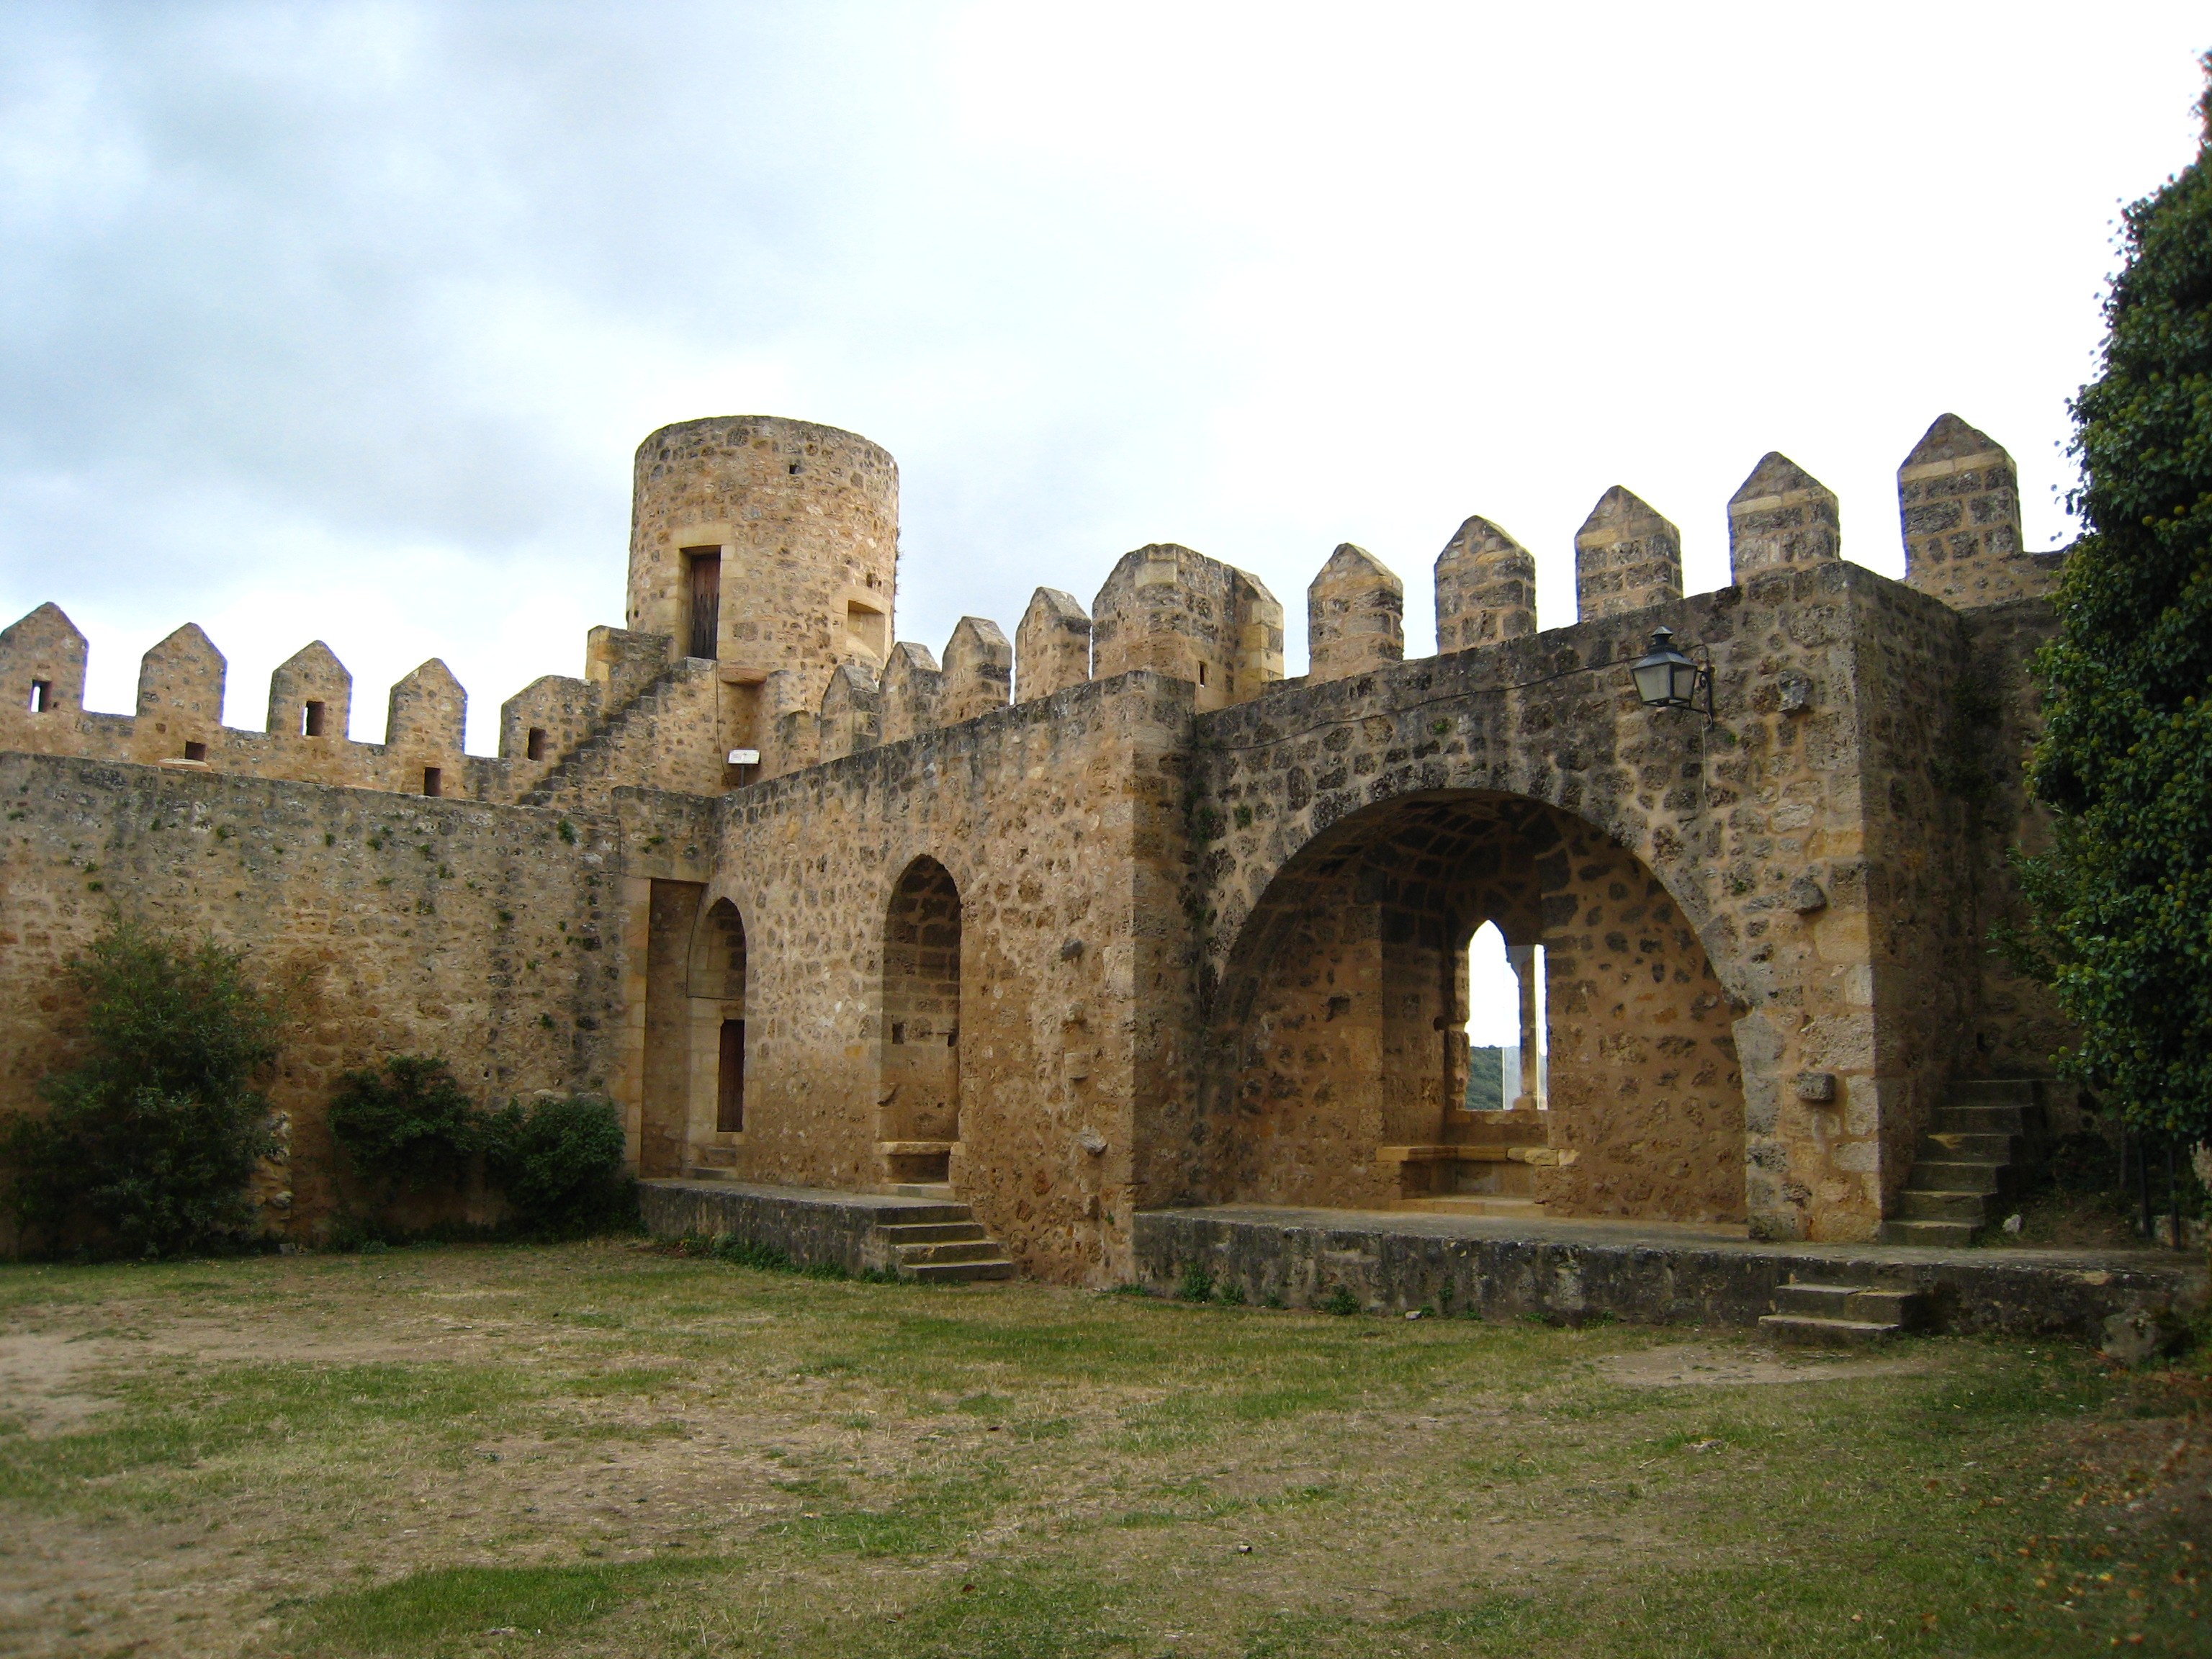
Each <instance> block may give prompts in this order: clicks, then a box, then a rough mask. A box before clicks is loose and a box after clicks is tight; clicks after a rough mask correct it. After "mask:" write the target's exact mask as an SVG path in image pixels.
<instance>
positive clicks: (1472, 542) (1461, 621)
mask: <svg viewBox="0 0 2212 1659" xmlns="http://www.w3.org/2000/svg"><path fill="white" fill-rule="evenodd" d="M1436 577H1437V652H1438V653H1439V654H1442V653H1448V652H1452V651H1473V650H1475V649H1476V648H1478V647H1481V646H1486V645H1495V644H1497V643H1498V641H1500V640H1513V639H1519V638H1520V637H1521V636H1522V635H1524V634H1533V633H1534V632H1535V631H1536V561H1535V558H1534V556H1533V555H1531V554H1530V553H1529V551H1528V549H1527V548H1525V547H1523V546H1522V545H1521V544H1520V543H1518V542H1516V541H1515V540H1514V539H1513V538H1512V537H1510V536H1509V535H1507V534H1506V533H1505V532H1504V531H1503V530H1501V529H1499V528H1498V526H1496V525H1494V524H1492V523H1491V521H1490V520H1487V519H1484V518H1471V519H1469V520H1468V521H1467V522H1466V523H1465V524H1463V525H1462V526H1460V527H1459V530H1458V532H1456V533H1455V535H1454V536H1453V537H1452V538H1451V539H1450V540H1449V541H1448V542H1446V543H1445V544H1444V550H1443V552H1441V553H1439V554H1438V555H1437V571H1436Z"/></svg>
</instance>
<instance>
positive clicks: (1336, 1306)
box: [1321, 1285, 1359, 1318]
mask: <svg viewBox="0 0 2212 1659" xmlns="http://www.w3.org/2000/svg"><path fill="white" fill-rule="evenodd" d="M1321 1310H1322V1312H1323V1313H1328V1314H1335V1315H1336V1316H1338V1317H1340V1318H1348V1317H1349V1316H1352V1315H1353V1314H1356V1313H1358V1311H1359V1298H1358V1297H1356V1296H1354V1295H1353V1294H1352V1287H1351V1286H1350V1285H1338V1286H1337V1287H1336V1288H1335V1289H1334V1290H1333V1291H1330V1292H1329V1293H1328V1295H1327V1296H1325V1297H1322V1299H1321Z"/></svg>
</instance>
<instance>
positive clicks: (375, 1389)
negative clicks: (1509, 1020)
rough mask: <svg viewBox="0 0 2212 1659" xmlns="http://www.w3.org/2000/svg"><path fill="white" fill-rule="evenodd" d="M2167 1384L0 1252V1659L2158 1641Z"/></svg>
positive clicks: (1646, 1648) (554, 1252)
mask: <svg viewBox="0 0 2212 1659" xmlns="http://www.w3.org/2000/svg"><path fill="white" fill-rule="evenodd" d="M2208 1405H2212V1391H2208V1387H2207V1379H2206V1377H2205V1376H2204V1374H2203V1370H2201V1369H2199V1370H2194V1371H2188V1370H2184V1371H2169V1372H2163V1373H2147V1374H2136V1375H2129V1374H2124V1373H2118V1372H2115V1371H2113V1370H2111V1369H2110V1368H2108V1367H2107V1366H2106V1364H2104V1363H2103V1362H2102V1361H2100V1360H2099V1359H2098V1358H2096V1357H2095V1356H2093V1354H2092V1353H2090V1352H2088V1351H2087V1349H2085V1348H2081V1347H2076V1346H2070V1345H2058V1346H2051V1345H2049V1344H2042V1345H2038V1344H2033V1343H2026V1342H2008V1341H1998V1340H1967V1339H1958V1338H1930V1339H1921V1340H1911V1341H1907V1342H1904V1343H1901V1344H1899V1345H1897V1346H1893V1347H1891V1348H1888V1349H1886V1350H1883V1351H1881V1352H1874V1353H1870V1354H1864V1355H1849V1356H1840V1357H1839V1356H1835V1355H1828V1354H1820V1353H1807V1352H1784V1353H1780V1354H1778V1353H1777V1352H1774V1351H1772V1350H1770V1349H1766V1348H1763V1347H1760V1346H1756V1345H1755V1344H1753V1343H1751V1342H1749V1341H1747V1340H1744V1339H1743V1338H1741V1336H1739V1335H1738V1334H1735V1333H1717V1332H1705V1333H1700V1332H1696V1331H1686V1330H1684V1329H1682V1328H1664V1329H1662V1328H1638V1327H1632V1326H1626V1325H1602V1326H1592V1327H1586V1328H1583V1329H1579V1330H1571V1329H1562V1328H1549V1327H1546V1326H1542V1325H1538V1324H1531V1323H1525V1322H1522V1323H1513V1324H1483V1323H1477V1322H1471V1321H1463V1320H1456V1319H1441V1318H1429V1319H1417V1320H1407V1319H1403V1318H1397V1317H1393V1318H1388V1319H1385V1318H1381V1317H1376V1316H1366V1315H1359V1316H1345V1317H1333V1316H1328V1315H1324V1314H1314V1313H1286V1312H1278V1311H1270V1310H1263V1309H1258V1308H1225V1307H1220V1306H1212V1305H1207V1306H1194V1305H1186V1304H1175V1303H1169V1302H1164V1301H1158V1300H1148V1299H1141V1298H1138V1297H1128V1296H1119V1295H1099V1294H1094V1293H1089V1292H1085V1291H1077V1290H1073V1289H1068V1288H1064V1287H1057V1286H1050V1285H1036V1284H1014V1285H990V1286H981V1287H976V1288H972V1289H952V1288H929V1287H922V1286H915V1285H899V1284H889V1285H879V1284H871V1283H860V1282H852V1281H842V1282H840V1281H827V1280H822V1279H807V1278H803V1277H799V1276H797V1275H794V1274H788V1273H763V1272H758V1271H755V1270H752V1269H749V1268H744V1267H735V1266H732V1265H729V1264H727V1263H724V1262H721V1261H714V1260H711V1259H698V1258H690V1257H683V1256H678V1255H668V1254H664V1253H660V1252H659V1251H658V1250H656V1249H653V1248H652V1247H648V1246H647V1245H645V1244H643V1243H636V1242H631V1241H620V1242H600V1243H586V1244H578V1245H573V1246H568V1247H563V1248H559V1249H508V1248H498V1249H491V1248H466V1249H465V1248H447V1249H406V1250H394V1251H389V1252H386V1253H381V1254H373V1255H291V1256H270V1257H262V1258H258V1259H252V1260H246V1261H224V1262H203V1263H192V1264H185V1265H178V1266H165V1267H99V1268H82V1267H21V1266H9V1267H0V1653H4V1654H7V1655H11V1656H12V1655H18V1654H21V1655H34V1654H35V1655H40V1656H46V1655H66V1656H72V1659H78V1656H81V1659H121V1656H124V1655H142V1656H153V1655H163V1654H233V1653H238V1654H251V1655H278V1654H293V1655H299V1656H303V1659H304V1656H307V1655H319V1654H390V1655H456V1656H458V1655H470V1656H474V1655H500V1656H507V1655H531V1656H554V1655H584V1654H590V1655H602V1654H604V1655H623V1656H663V1655H665V1656H708V1655H713V1656H723V1655H730V1656H737V1655H745V1656H751V1655H770V1654H772V1655H775V1656H776V1659H802V1656H814V1655H838V1656H846V1655H858V1656H866V1655H885V1656H894V1655H895V1656H946V1659H952V1656H958V1659H997V1656H1006V1659H1054V1656H1067V1659H1075V1656H1085V1659H1089V1656H1101V1659H1103V1656H1119V1659H1158V1656H1165V1655H1177V1656H1200V1655H1207V1656H1212V1655H1219V1656H1237V1659H1260V1656H1285V1659H1289V1656H1298V1659H1304V1656H1318V1659H1336V1656H1346V1659H1349V1656H1355V1655H1359V1656H1364V1655H1417V1654H1468V1655H1492V1654H1497V1655H1504V1654H1513V1655H1531V1654H1541V1655H1549V1654H1573V1655H1578V1656H1579V1655H1607V1656H1611V1655H1620V1656H1629V1655H1637V1656H1643V1655H1650V1656H1654V1659H1657V1656H1667V1659H1674V1656H1686V1655H1714V1656H1721V1655H1762V1656H1765V1655H1798V1654H1803V1655H1814V1654H1820V1655H1827V1654H1836V1653H1868V1654H1877V1653H1879V1654H1900V1653H1929V1654H1972V1655H1987V1654H2052V1655H2057V1654H2082V1653H2089V1652H2105V1651H2110V1650H2112V1649H2113V1648H2114V1646H2115V1645H2117V1646H2118V1648H2119V1649H2120V1650H2123V1651H2136V1652H2144V1653H2172V1654H2182V1653H2203V1652H2204V1651H2206V1650H2207V1649H2208V1647H2212V1596H2208V1595H2207V1593H2206V1584H2205V1577H2206V1572H2207V1566H2208V1563H2207V1557H2208V1556H2212V1420H2208Z"/></svg>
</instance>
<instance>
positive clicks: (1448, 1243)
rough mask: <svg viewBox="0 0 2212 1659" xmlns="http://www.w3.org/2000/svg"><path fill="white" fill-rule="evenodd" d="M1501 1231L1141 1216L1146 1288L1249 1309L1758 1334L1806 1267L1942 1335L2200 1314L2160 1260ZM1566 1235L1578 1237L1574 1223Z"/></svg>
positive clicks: (2198, 1287) (2198, 1264)
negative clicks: (1198, 1293) (1432, 1312)
mask: <svg viewBox="0 0 2212 1659" xmlns="http://www.w3.org/2000/svg"><path fill="white" fill-rule="evenodd" d="M1515 1231H1517V1232H1518V1233H1519V1234H1520V1235H1521V1236H1519V1237H1511V1236H1507V1235H1506V1234H1504V1232H1501V1233H1499V1234H1498V1235H1496V1236H1492V1235H1490V1234H1487V1233H1483V1232H1476V1231H1469V1230H1466V1229H1465V1228H1464V1227H1462V1228H1459V1229H1453V1228H1450V1227H1449V1226H1448V1225H1438V1224H1431V1225H1421V1224H1420V1223H1419V1222H1413V1221H1408V1222H1395V1221H1386V1220H1385V1219H1383V1218H1381V1217H1375V1218H1358V1217H1352V1216H1346V1217H1345V1218H1342V1219H1340V1220H1324V1219H1322V1218H1316V1217H1311V1216H1302V1215H1300V1214H1298V1213H1297V1212H1273V1213H1271V1212H1250V1213H1248V1214H1230V1213H1225V1212H1222V1211H1219V1210H1147V1211H1140V1212H1139V1213H1138V1216H1137V1221H1136V1255H1137V1267H1138V1282H1139V1283H1140V1284H1143V1285H1148V1286H1151V1287H1152V1288H1153V1289H1156V1290H1160V1291H1173V1290H1174V1289H1175V1288H1176V1286H1177V1285H1178V1284H1179V1283H1180V1281H1181V1279H1182V1274H1183V1271H1184V1269H1185V1267H1188V1265H1189V1264H1191V1263H1194V1262H1195V1263H1197V1264H1199V1265H1200V1266H1201V1267H1205V1268H1206V1270H1207V1271H1208V1272H1210V1273H1212V1275H1213V1278H1214V1282H1215V1283H1216V1285H1224V1286H1234V1287H1236V1288H1237V1289H1238V1290H1240V1291H1243V1294H1244V1297H1245V1299H1246V1300H1247V1301H1249V1302H1253V1303H1259V1302H1263V1301H1265V1300H1266V1299H1267V1297H1271V1296H1273V1297H1279V1298H1280V1299H1281V1301H1282V1302H1283V1304H1285V1305H1286V1306H1289V1307H1293V1308H1310V1307H1317V1306H1319V1305H1320V1304H1322V1302H1323V1301H1324V1300H1325V1299H1326V1298H1327V1297H1328V1296H1329V1295H1330V1293H1331V1292H1332V1291H1334V1290H1335V1289H1336V1288H1337V1287H1338V1286H1340V1285H1341V1286H1343V1287H1345V1288H1346V1289H1348V1290H1350V1291H1352V1294H1353V1295H1354V1296H1356V1297H1358V1299H1359V1304H1360V1305H1361V1307H1363V1308H1365V1309H1368V1310H1376V1311H1407V1310H1413V1309H1416V1308H1433V1309H1436V1310H1438V1311H1439V1312H1449V1313H1462V1312H1467V1311H1472V1312H1473V1313H1474V1315H1475V1316H1478V1317H1480V1318H1484V1319H1511V1318H1516V1317H1519V1316H1524V1315H1535V1316H1542V1317H1551V1318H1559V1319H1566V1320H1578V1319H1587V1318H1591V1317H1599V1318H1606V1317H1610V1318H1615V1319H1622V1320H1632V1321H1638V1322H1650V1323H1661V1324H1697V1325H1751V1324H1755V1323H1756V1322H1758V1319H1759V1316H1760V1315H1761V1314H1765V1313H1771V1312H1772V1311H1773V1310H1774V1291H1775V1287H1776V1286H1777V1285H1781V1284H1783V1283H1784V1282H1786V1281H1787V1280H1788V1279H1790V1277H1791V1276H1792V1275H1793V1274H1794V1275H1796V1277H1799V1278H1801V1279H1810V1280H1814V1281H1816V1282H1827V1283H1833V1284H1848V1283H1855V1282H1857V1283H1864V1282H1877V1281H1878V1282H1880V1283H1882V1284H1885V1285H1896V1286H1899V1287H1901V1288H1910V1289H1913V1290H1917V1291H1923V1292H1924V1293H1925V1295H1926V1297H1927V1322H1928V1327H1929V1328H1930V1329H1932V1330H1936V1331H1940V1332H1948V1333H1952V1334H1967V1333H1972V1334H1992V1335H2005V1336H2064V1337H2073V1338H2077V1339H2080V1340H2087V1341H2098V1340H2102V1338H2103V1336H2104V1330H2105V1321H2106V1319H2107V1318H2109V1317H2110V1316H2112V1315H2113V1314H2116V1313H2119V1312H2123V1311H2124V1310H2130V1309H2136V1308H2164V1307H2172V1306H2183V1307H2188V1306H2196V1305H2201V1304H2202V1303H2203V1300H2204V1297H2205V1284H2204V1271H2203V1261H2202V1260H2201V1259H2192V1258H2191V1257H2189V1256H2186V1255H2176V1256H2175V1257H2173V1258H2172V1259H2171V1260H2170V1261H2160V1260H2159V1259H2158V1258H2157V1257H2156V1256H2154V1255H2151V1254H2150V1253H2148V1252H2145V1253H2143V1255H2142V1257H2141V1258H2140V1260H2130V1261H2127V1262H2125V1263H2124V1264H2118V1265H2116V1264H2115V1263H2114V1262H2113V1261H2111V1260H2110V1259H2109V1258H2108V1259H2106V1260H2103V1261H2099V1260H2096V1259H2093V1258H2089V1257H2083V1258H2081V1260H2079V1261H2069V1260H2067V1259H2065V1258H2064V1257H2063V1256H2061V1255H2059V1253H2057V1252H2048V1253H2045V1252H2037V1253H2033V1254H2031V1253H2029V1252H2026V1251H2019V1252H2015V1251H2009V1250H1931V1249H1871V1248H1869V1247H1865V1246H1837V1247H1833V1248H1831V1249H1820V1247H1818V1246H1816V1245H1774V1244H1756V1243H1733V1242H1730V1241H1714V1242H1711V1243H1699V1242H1688V1241H1686V1242H1684V1243H1671V1242H1666V1241H1662V1240H1659V1239H1655V1238H1653V1237H1650V1236H1648V1235H1646V1236H1643V1237H1638V1236H1636V1235H1634V1234H1632V1232H1630V1231H1629V1230H1627V1229H1626V1228H1623V1229H1621V1230H1620V1237H1619V1238H1618V1239H1608V1238H1606V1237H1603V1236H1602V1235H1601V1233H1600V1232H1599V1231H1597V1230H1595V1229H1591V1230H1589V1232H1588V1233H1587V1234H1586V1236H1583V1237H1562V1236H1559V1235H1558V1234H1555V1235H1554V1236H1553V1237H1528V1236H1527V1234H1528V1231H1529V1230H1528V1229H1527V1228H1525V1227H1524V1228H1520V1229H1516V1230H1515ZM1560 1231H1561V1232H1562V1233H1563V1232H1564V1231H1565V1230H1564V1229H1562V1230H1560Z"/></svg>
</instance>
